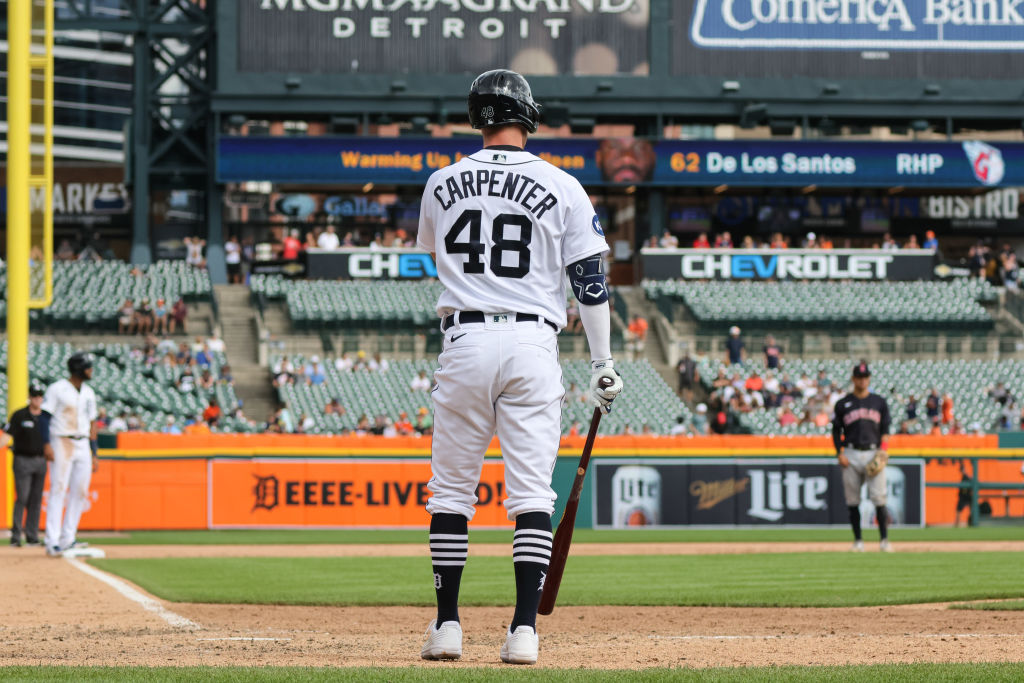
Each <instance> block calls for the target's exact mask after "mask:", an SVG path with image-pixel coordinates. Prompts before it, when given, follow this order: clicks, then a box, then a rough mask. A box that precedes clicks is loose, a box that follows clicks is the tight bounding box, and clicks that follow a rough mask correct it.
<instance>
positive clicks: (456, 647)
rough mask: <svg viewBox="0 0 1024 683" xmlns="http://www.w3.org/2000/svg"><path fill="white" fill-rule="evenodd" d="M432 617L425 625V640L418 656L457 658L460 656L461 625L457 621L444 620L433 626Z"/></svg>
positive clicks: (435, 622) (434, 621)
mask: <svg viewBox="0 0 1024 683" xmlns="http://www.w3.org/2000/svg"><path fill="white" fill-rule="evenodd" d="M436 624H437V620H436V619H434V620H432V621H431V622H430V625H429V626H427V642H425V643H423V649H422V650H420V657H423V659H458V658H459V657H461V656H462V625H461V624H459V622H457V621H446V622H444V623H443V624H441V626H440V627H438V628H434V627H435V625H436Z"/></svg>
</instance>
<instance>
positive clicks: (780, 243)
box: [768, 232, 789, 249]
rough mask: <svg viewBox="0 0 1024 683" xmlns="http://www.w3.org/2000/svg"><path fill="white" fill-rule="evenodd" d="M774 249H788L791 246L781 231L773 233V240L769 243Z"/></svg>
mask: <svg viewBox="0 0 1024 683" xmlns="http://www.w3.org/2000/svg"><path fill="white" fill-rule="evenodd" d="M768 246H769V247H771V248H772V249H786V248H788V247H789V245H788V244H786V240H785V239H784V238H783V237H782V233H781V232H776V233H772V240H771V242H769V243H768Z"/></svg>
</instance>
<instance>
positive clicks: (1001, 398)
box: [988, 382, 1013, 406]
mask: <svg viewBox="0 0 1024 683" xmlns="http://www.w3.org/2000/svg"><path fill="white" fill-rule="evenodd" d="M988 396H989V398H991V399H992V400H993V401H995V402H996V403H998V404H999V405H1001V406H1005V405H1006V402H1007V401H1011V402H1012V401H1013V396H1012V394H1010V392H1009V390H1007V388H1006V383H1005V382H999V383H997V384H996V385H995V386H994V387H990V388H989V390H988Z"/></svg>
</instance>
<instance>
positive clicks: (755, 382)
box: [743, 370, 764, 393]
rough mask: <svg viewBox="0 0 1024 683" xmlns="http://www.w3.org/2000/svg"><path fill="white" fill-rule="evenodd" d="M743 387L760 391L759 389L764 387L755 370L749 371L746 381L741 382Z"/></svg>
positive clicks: (750, 390)
mask: <svg viewBox="0 0 1024 683" xmlns="http://www.w3.org/2000/svg"><path fill="white" fill-rule="evenodd" d="M743 388H744V389H746V390H747V391H749V392H757V393H761V390H762V389H764V380H763V379H762V378H761V375H759V374H758V372H757V370H754V371H753V372H751V373H750V377H747V381H746V382H744V383H743Z"/></svg>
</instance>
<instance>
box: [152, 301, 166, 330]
mask: <svg viewBox="0 0 1024 683" xmlns="http://www.w3.org/2000/svg"><path fill="white" fill-rule="evenodd" d="M168 317H170V311H168V310H167V302H165V301H164V300H163V299H157V300H156V306H154V307H153V332H154V333H155V334H167V319H168Z"/></svg>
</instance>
